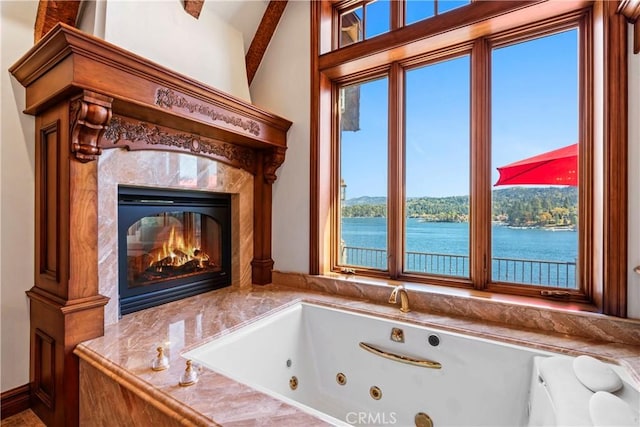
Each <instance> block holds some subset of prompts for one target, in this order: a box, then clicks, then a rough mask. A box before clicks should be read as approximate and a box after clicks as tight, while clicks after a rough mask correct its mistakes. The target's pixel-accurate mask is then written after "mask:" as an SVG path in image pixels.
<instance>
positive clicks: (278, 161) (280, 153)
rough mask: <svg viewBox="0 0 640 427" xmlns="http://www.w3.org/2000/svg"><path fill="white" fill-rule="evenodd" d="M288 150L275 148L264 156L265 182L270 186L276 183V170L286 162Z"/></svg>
mask: <svg viewBox="0 0 640 427" xmlns="http://www.w3.org/2000/svg"><path fill="white" fill-rule="evenodd" d="M285 152H286V148H282V147H277V148H273V149H271V150H270V151H268V152H267V153H266V155H265V156H264V180H265V181H266V182H268V183H269V184H273V183H274V182H276V179H277V176H276V170H278V168H279V167H280V165H282V163H283V162H284V155H285Z"/></svg>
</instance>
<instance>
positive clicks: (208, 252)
mask: <svg viewBox="0 0 640 427" xmlns="http://www.w3.org/2000/svg"><path fill="white" fill-rule="evenodd" d="M118 193H119V195H118V282H119V285H118V288H119V293H120V295H119V299H120V314H127V313H131V312H134V311H138V310H142V309H144V308H148V307H153V306H156V305H160V304H163V303H165V302H170V301H175V300H177V299H181V298H185V297H188V296H192V295H196V294H198V293H202V292H207V291H210V290H213V289H218V288H221V287H224V286H229V285H230V284H231V196H230V195H229V194H221V193H207V192H198V191H185V190H171V189H150V188H140V187H119V188H118Z"/></svg>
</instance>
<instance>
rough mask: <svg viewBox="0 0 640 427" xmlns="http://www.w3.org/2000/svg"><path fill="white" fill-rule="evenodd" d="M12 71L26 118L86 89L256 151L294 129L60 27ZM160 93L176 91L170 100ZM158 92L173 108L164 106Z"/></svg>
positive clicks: (282, 140)
mask: <svg viewBox="0 0 640 427" xmlns="http://www.w3.org/2000/svg"><path fill="white" fill-rule="evenodd" d="M9 71H10V72H11V73H12V74H13V75H14V76H15V78H16V79H17V80H18V81H19V82H20V83H21V84H22V85H23V86H25V87H26V88H27V94H26V97H27V99H26V106H25V112H26V113H27V114H34V115H35V114H39V113H40V112H42V111H45V110H46V109H48V108H50V107H52V106H53V105H54V104H55V103H56V102H58V101H60V100H63V99H67V98H69V97H73V96H75V95H77V94H78V93H81V92H82V91H83V90H89V91H92V92H96V93H100V94H102V95H104V96H108V97H111V98H113V103H112V111H113V113H114V114H119V115H122V116H127V117H131V118H135V119H139V120H143V121H145V122H149V123H155V124H159V125H163V126H168V127H171V128H172V129H175V130H178V131H183V132H189V133H196V134H198V135H201V136H205V137H208V138H213V139H217V140H220V141H233V143H235V144H238V145H244V146H248V147H251V148H255V149H262V148H270V147H273V146H281V147H286V140H287V131H288V130H289V127H291V122H290V121H289V120H287V119H284V118H282V117H279V116H277V115H275V114H272V113H270V112H267V111H265V110H262V109H260V108H258V107H256V106H255V105H252V104H250V103H247V102H245V101H242V100H240V99H238V98H235V97H233V96H231V95H229V94H226V93H224V92H221V91H219V90H216V89H214V88H212V87H210V86H207V85H205V84H203V83H200V82H198V81H196V80H193V79H190V78H188V77H186V76H184V75H182V74H179V73H176V72H174V71H172V70H169V69H167V68H165V67H162V66H161V65H158V64H156V63H154V62H152V61H149V60H147V59H144V58H142V57H140V56H138V55H136V54H134V53H131V52H128V51H126V50H124V49H122V48H120V47H118V46H115V45H113V44H111V43H108V42H106V41H104V40H102V39H99V38H97V37H94V36H92V35H89V34H86V33H84V32H82V31H80V30H78V29H76V28H72V27H70V26H68V25H64V24H60V23H59V24H58V25H57V27H56V28H55V29H54V30H52V31H50V32H49V33H48V34H47V35H46V36H45V37H44V38H43V39H42V40H41V41H40V43H38V45H36V46H34V47H33V48H31V49H30V50H29V51H28V52H27V53H26V54H25V55H24V56H23V57H22V58H20V59H19V60H18V61H17V62H16V63H15V64H14V65H13V66H12V67H11V68H10V70H9ZM101 76H109V78H101ZM123 82H127V84H123ZM158 88H161V89H164V90H170V91H171V92H165V93H166V94H168V95H170V96H169V97H168V99H167V98H166V97H164V96H163V92H160V93H158ZM158 95H160V100H159V101H160V103H161V104H162V105H165V104H166V105H171V107H172V108H167V107H160V105H158V103H157V101H158Z"/></svg>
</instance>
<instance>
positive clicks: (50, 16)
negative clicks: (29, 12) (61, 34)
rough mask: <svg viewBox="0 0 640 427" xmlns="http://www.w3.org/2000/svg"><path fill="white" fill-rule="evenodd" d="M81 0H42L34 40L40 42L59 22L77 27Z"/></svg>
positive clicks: (34, 30) (34, 29)
mask: <svg viewBox="0 0 640 427" xmlns="http://www.w3.org/2000/svg"><path fill="white" fill-rule="evenodd" d="M79 9H80V0H40V2H39V3H38V14H37V15H36V24H35V26H34V28H33V40H34V42H35V43H37V42H38V40H40V39H41V38H42V37H43V36H44V35H45V34H47V33H48V32H49V30H50V29H52V28H53V27H54V26H55V25H56V24H57V23H58V22H63V23H65V24H67V25H71V26H72V27H75V26H76V19H77V18H78V10H79Z"/></svg>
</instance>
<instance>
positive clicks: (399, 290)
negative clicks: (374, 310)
mask: <svg viewBox="0 0 640 427" xmlns="http://www.w3.org/2000/svg"><path fill="white" fill-rule="evenodd" d="M398 294H400V311H401V312H403V313H408V312H410V311H411V309H410V308H409V294H408V293H407V290H406V289H405V288H404V286H402V285H398V286H396V287H395V288H393V291H391V295H389V303H390V304H395V303H396V302H397V298H398Z"/></svg>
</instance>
